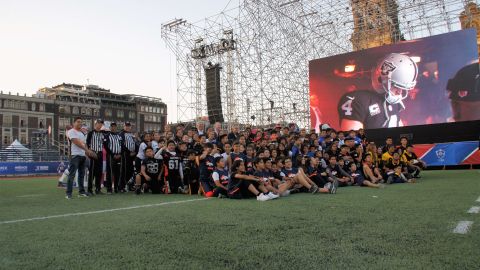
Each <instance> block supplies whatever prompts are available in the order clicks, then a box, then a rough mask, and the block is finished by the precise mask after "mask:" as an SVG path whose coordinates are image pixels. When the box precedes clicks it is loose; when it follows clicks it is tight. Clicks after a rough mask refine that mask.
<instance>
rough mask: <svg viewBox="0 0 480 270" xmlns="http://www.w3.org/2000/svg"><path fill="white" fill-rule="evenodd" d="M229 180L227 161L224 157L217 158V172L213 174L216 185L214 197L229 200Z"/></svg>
mask: <svg viewBox="0 0 480 270" xmlns="http://www.w3.org/2000/svg"><path fill="white" fill-rule="evenodd" d="M228 179H229V177H228V171H227V170H226V169H225V161H224V159H223V157H221V156H219V157H216V158H215V170H214V171H213V173H212V180H213V182H214V183H215V188H214V189H213V197H218V198H227V193H228Z"/></svg>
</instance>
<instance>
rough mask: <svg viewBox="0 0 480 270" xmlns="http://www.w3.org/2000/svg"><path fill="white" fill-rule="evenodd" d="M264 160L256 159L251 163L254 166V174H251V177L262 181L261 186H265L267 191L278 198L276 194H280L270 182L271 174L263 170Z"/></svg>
mask: <svg viewBox="0 0 480 270" xmlns="http://www.w3.org/2000/svg"><path fill="white" fill-rule="evenodd" d="M265 160H266V159H263V158H256V159H255V160H254V161H253V165H254V168H255V172H254V173H253V175H254V176H256V177H258V178H260V179H262V180H263V185H264V186H265V188H266V189H267V190H268V191H270V192H272V193H273V194H275V196H278V194H280V192H279V191H278V189H277V188H276V187H275V182H273V181H272V180H273V175H272V173H271V172H270V171H268V170H267V169H266V168H265ZM280 185H282V184H280ZM284 185H285V184H284Z"/></svg>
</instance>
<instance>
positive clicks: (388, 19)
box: [161, 0, 472, 127]
mask: <svg viewBox="0 0 480 270" xmlns="http://www.w3.org/2000/svg"><path fill="white" fill-rule="evenodd" d="M467 2H472V1H463V0H399V1H394V0H368V1H362V0H350V1H345V0H342V1H339V0H320V1H319V0H282V1H278V0H243V1H240V2H239V3H238V5H237V6H236V7H233V8H226V9H225V10H223V11H222V12H220V13H219V14H217V15H214V16H211V17H208V18H205V19H204V20H201V21H199V22H195V23H189V22H187V21H186V20H184V19H175V20H172V21H170V22H168V23H165V24H163V25H162V32H161V33H162V38H163V39H164V40H165V42H166V44H167V46H168V47H169V48H170V49H171V50H172V52H173V53H174V54H175V56H176V76H177V82H176V83H177V100H178V104H177V110H178V119H177V120H178V121H188V120H193V119H196V118H199V117H202V116H206V115H207V108H206V89H205V85H206V84H205V74H204V70H203V67H204V66H205V65H206V64H207V63H208V62H212V63H214V64H217V63H218V64H220V65H221V66H222V71H221V97H222V102H223V104H222V106H223V112H224V116H225V119H226V122H228V123H242V124H246V123H250V124H254V125H268V124H271V123H278V122H288V123H289V122H294V123H297V124H298V125H299V126H301V127H309V126H310V108H309V82H308V62H309V60H312V59H317V58H322V57H327V56H332V55H336V54H341V53H346V52H350V51H352V50H353V47H352V42H351V39H352V33H354V31H355V30H357V31H360V32H361V33H364V34H365V35H368V34H369V33H371V34H372V35H374V34H375V33H376V32H375V31H378V30H379V29H385V26H386V25H390V26H393V28H395V29H392V30H391V31H397V33H396V34H395V35H394V40H393V42H396V41H399V40H400V39H405V40H411V39H417V38H421V37H426V36H431V35H436V34H441V33H446V32H450V31H455V30H460V22H459V19H458V18H459V15H460V13H461V12H462V11H463V10H464V8H465V5H466V4H467ZM352 7H355V8H352ZM385 7H387V9H385ZM385 10H387V11H385ZM392 10H393V11H392ZM354 12H355V13H356V15H357V17H358V16H360V17H362V18H363V20H362V21H361V23H358V22H355V21H354V16H353V13H354ZM392 12H394V13H395V14H394V15H395V16H392V14H391V13H392ZM392 18H393V19H392ZM397 20H398V22H397ZM398 31H400V33H398ZM228 35H230V36H232V35H233V40H234V41H235V49H234V50H227V51H221V50H220V51H219V52H218V53H216V54H213V55H210V56H206V57H204V58H193V57H192V52H191V51H192V50H193V49H195V48H198V47H199V46H202V45H209V44H218V43H219V41H220V40H221V39H223V38H227V36H228Z"/></svg>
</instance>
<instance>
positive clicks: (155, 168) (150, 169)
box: [135, 146, 163, 195]
mask: <svg viewBox="0 0 480 270" xmlns="http://www.w3.org/2000/svg"><path fill="white" fill-rule="evenodd" d="M153 156H154V153H153V148H152V147H151V146H147V147H146V148H145V158H144V160H143V161H142V166H141V167H140V173H139V174H138V175H137V176H136V179H135V182H136V183H135V193H136V194H137V195H139V194H141V193H142V184H143V192H148V191H149V190H151V191H152V193H153V194H159V193H162V188H163V179H162V174H163V161H162V160H159V159H155V158H154V157H153Z"/></svg>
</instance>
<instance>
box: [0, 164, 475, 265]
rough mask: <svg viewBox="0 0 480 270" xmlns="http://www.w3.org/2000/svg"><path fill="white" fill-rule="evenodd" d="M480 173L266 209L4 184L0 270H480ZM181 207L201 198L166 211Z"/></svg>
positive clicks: (50, 184) (431, 177) (45, 183)
mask: <svg viewBox="0 0 480 270" xmlns="http://www.w3.org/2000/svg"><path fill="white" fill-rule="evenodd" d="M479 172H480V171H477V170H469V171H428V172H425V173H424V174H423V178H422V179H421V180H420V181H419V183H417V184H397V185H391V186H388V187H387V188H385V189H382V190H376V189H370V188H360V187H349V188H340V189H339V191H338V193H337V194H336V195H311V194H294V195H292V196H289V197H287V198H281V199H278V200H275V201H268V202H257V201H256V200H242V201H238V200H229V199H208V200H207V199H202V198H201V197H198V196H186V195H142V196H135V195H133V194H131V193H130V194H118V195H113V196H97V197H93V198H77V197H76V193H75V194H74V199H73V200H70V201H67V200H66V199H65V198H64V190H62V189H58V188H56V187H55V186H56V178H55V179H54V178H51V179H45V178H43V179H40V178H37V179H24V180H21V179H19V180H1V181H0V269H87V268H89V269H217V268H229V269H302V268H306V269H479V268H480V215H479V214H468V213H467V210H468V209H469V208H470V207H471V206H475V205H477V206H480V202H475V200H477V198H479V196H480V173H479ZM185 200H194V201H189V202H182V203H178V204H174V203H170V202H176V201H177V202H178V201H185ZM161 203H165V204H161ZM145 205H147V206H146V207H141V208H131V209H123V210H118V211H110V212H97V213H91V212H92V211H97V210H99V211H100V210H107V209H117V208H125V207H131V206H145ZM69 213H85V214H82V215H71V216H64V215H65V214H69ZM55 215H59V216H57V217H51V218H48V219H39V220H25V221H19V222H15V223H5V221H12V220H19V219H29V218H35V217H46V216H55ZM462 220H469V221H473V222H474V223H473V226H472V227H471V230H470V232H468V233H467V234H454V233H452V230H453V229H454V228H455V226H456V225H457V223H458V222H459V221H462Z"/></svg>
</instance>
